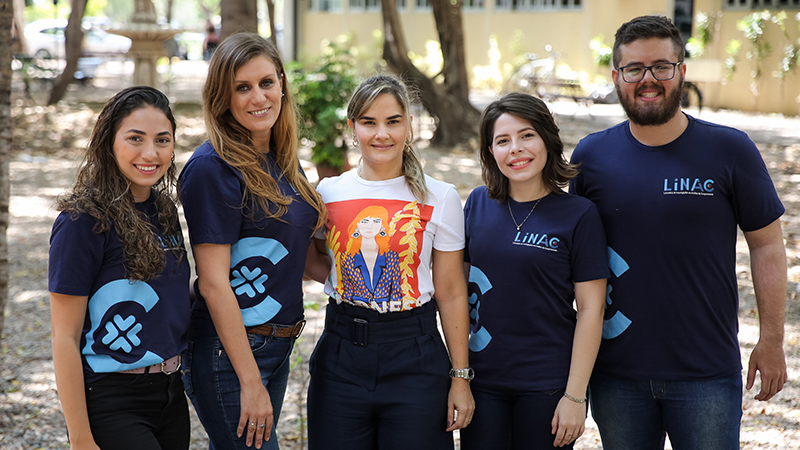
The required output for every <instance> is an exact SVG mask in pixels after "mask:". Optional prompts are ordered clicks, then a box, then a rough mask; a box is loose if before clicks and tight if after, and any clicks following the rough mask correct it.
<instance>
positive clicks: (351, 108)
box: [347, 75, 428, 203]
mask: <svg viewBox="0 0 800 450" xmlns="http://www.w3.org/2000/svg"><path fill="white" fill-rule="evenodd" d="M381 94H391V95H393V96H394V98H395V99H396V100H397V103H398V104H399V105H400V107H401V108H402V109H403V115H404V116H405V119H406V123H407V124H408V136H406V143H405V147H404V148H403V175H404V176H405V178H406V183H407V184H408V187H409V188H410V189H411V193H412V194H414V197H415V198H416V199H417V200H419V201H420V202H421V203H425V199H426V198H427V197H428V187H427V186H426V185H425V172H424V171H423V170H422V163H421V162H420V160H419V155H418V154H417V150H416V148H415V147H414V146H413V144H412V142H413V140H414V130H413V129H412V128H411V115H410V113H409V111H408V109H409V105H410V104H411V100H410V98H409V94H408V88H406V86H405V85H404V84H403V82H402V81H400V80H399V79H397V78H395V77H392V76H389V75H375V76H373V77H370V78H368V79H367V80H365V81H364V82H363V83H361V84H360V85H359V86H358V87H357V88H356V90H355V92H353V96H352V97H350V102H349V103H348V105H347V118H348V119H349V120H351V121H352V122H353V123H355V122H356V121H357V120H358V118H359V117H361V116H362V115H364V114H365V113H366V112H367V110H368V109H369V107H370V106H372V102H374V101H375V99H376V98H378V96H379V95H381Z"/></svg>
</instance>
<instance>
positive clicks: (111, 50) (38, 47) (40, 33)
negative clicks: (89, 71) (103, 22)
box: [25, 19, 131, 58]
mask: <svg viewBox="0 0 800 450" xmlns="http://www.w3.org/2000/svg"><path fill="white" fill-rule="evenodd" d="M84 25H89V26H90V27H89V28H87V27H86V26H84V30H83V43H82V44H83V45H82V50H83V52H82V53H83V54H84V55H87V56H91V55H108V54H125V53H127V52H128V50H129V49H130V48H131V40H130V39H128V38H126V37H124V36H118V35H116V34H111V33H108V32H106V31H104V30H102V29H100V28H96V27H92V26H91V24H90V23H88V22H86V23H85V24H84ZM66 27H67V20H66V19H42V20H37V21H34V22H31V23H29V24H28V25H26V26H25V40H26V41H27V44H28V54H29V55H30V56H33V57H34V58H53V57H57V58H63V57H64V56H65V55H66V50H65V49H64V29H65V28H66Z"/></svg>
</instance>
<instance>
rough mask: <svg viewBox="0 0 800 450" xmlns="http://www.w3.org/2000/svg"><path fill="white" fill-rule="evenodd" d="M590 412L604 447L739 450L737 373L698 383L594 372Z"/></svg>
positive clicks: (620, 449)
mask: <svg viewBox="0 0 800 450" xmlns="http://www.w3.org/2000/svg"><path fill="white" fill-rule="evenodd" d="M589 392H590V397H591V403H590V404H591V407H592V416H593V417H594V420H595V422H597V427H598V428H599V430H600V437H601V438H602V440H603V448H604V449H605V450H651V449H652V450H661V449H663V448H664V441H665V437H666V436H667V435H669V440H670V442H671V443H672V448H674V449H675V450H693V449H696V450H706V449H714V450H734V449H738V448H739V427H740V424H741V419H742V376H741V374H740V373H735V374H733V375H729V376H726V377H722V378H715V379H711V380H701V381H663V380H626V379H620V378H614V377H609V376H606V375H601V374H598V373H595V374H594V375H592V379H591V381H590V382H589Z"/></svg>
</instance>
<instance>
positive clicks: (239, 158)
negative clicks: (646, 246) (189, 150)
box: [203, 33, 326, 230]
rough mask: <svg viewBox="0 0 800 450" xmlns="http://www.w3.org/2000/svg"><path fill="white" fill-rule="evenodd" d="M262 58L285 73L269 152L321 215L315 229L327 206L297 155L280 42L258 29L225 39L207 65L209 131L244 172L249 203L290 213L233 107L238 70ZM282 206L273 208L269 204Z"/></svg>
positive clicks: (293, 111) (220, 149)
mask: <svg viewBox="0 0 800 450" xmlns="http://www.w3.org/2000/svg"><path fill="white" fill-rule="evenodd" d="M258 56H263V57H265V58H267V59H268V60H270V61H271V62H272V63H273V64H274V65H275V69H276V70H277V72H278V74H279V75H280V79H281V91H282V93H283V97H282V101H281V110H280V112H279V113H278V118H277V120H276V121H275V125H273V127H272V132H271V133H270V151H274V153H275V160H276V162H277V164H278V167H279V168H280V169H281V172H282V173H281V174H280V176H281V177H285V178H286V179H287V180H288V181H289V183H290V184H291V185H292V187H294V189H295V190H296V191H297V193H298V194H299V195H300V197H301V198H302V199H303V200H305V201H306V202H307V203H308V204H309V205H311V206H312V207H313V208H314V209H315V210H316V211H317V213H318V214H319V216H318V218H317V224H316V226H315V227H314V230H317V229H319V228H321V227H322V226H323V225H324V224H325V218H326V210H325V204H324V203H323V202H322V198H321V197H320V196H319V194H318V193H317V191H316V190H315V189H314V187H313V186H311V183H309V181H308V180H307V179H306V177H304V176H303V174H302V173H301V172H300V170H299V168H300V158H299V156H298V153H297V146H298V134H297V105H296V104H295V101H294V98H293V97H292V92H291V89H289V80H288V78H287V76H286V70H285V69H284V67H283V61H281V57H280V54H279V53H278V50H277V49H276V48H275V45H274V44H273V43H272V42H271V41H269V40H267V39H264V38H263V37H261V36H259V35H257V34H253V33H238V34H234V35H232V36H230V37H228V38H227V39H225V40H224V41H222V43H220V45H219V46H218V47H217V49H216V50H215V51H214V55H213V56H212V57H211V61H209V63H208V76H207V77H206V83H205V85H204V86H203V109H204V111H205V122H206V130H207V132H208V138H209V140H210V141H211V145H212V146H213V147H214V150H215V151H216V152H217V154H218V155H219V156H220V157H221V158H222V159H223V160H225V162H227V163H228V164H230V165H231V166H233V167H235V168H236V169H237V170H239V172H240V173H241V174H242V178H243V179H244V184H245V195H244V196H243V197H242V205H241V206H242V207H244V206H245V203H246V202H253V203H257V204H258V205H259V206H260V207H261V209H263V210H264V213H265V214H267V217H270V218H275V219H280V218H281V216H283V215H284V214H286V211H287V209H288V206H289V204H290V203H291V202H292V198H291V197H289V196H285V195H283V193H281V191H280V189H279V187H278V182H277V181H276V180H275V179H274V178H273V177H272V176H271V175H270V174H269V173H267V172H266V171H265V170H264V168H263V164H264V162H265V158H266V156H265V155H264V154H263V153H262V152H260V151H259V150H258V149H256V148H255V145H254V143H253V139H252V136H251V134H250V131H249V130H248V129H246V128H245V127H243V126H242V125H241V124H240V123H239V122H237V121H236V119H234V117H233V114H232V113H231V110H230V105H231V97H232V96H233V90H234V80H235V76H236V72H237V71H238V70H239V69H240V68H241V67H242V66H243V65H245V64H246V63H247V62H248V61H250V60H251V59H253V58H255V57H258ZM270 203H273V204H275V205H276V206H277V207H278V209H277V211H275V212H274V213H273V212H272V211H270V208H269V204H270Z"/></svg>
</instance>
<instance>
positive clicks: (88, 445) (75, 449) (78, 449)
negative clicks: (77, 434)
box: [69, 437, 100, 450]
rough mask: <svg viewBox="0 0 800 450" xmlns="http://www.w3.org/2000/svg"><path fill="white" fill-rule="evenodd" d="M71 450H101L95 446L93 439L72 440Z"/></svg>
mask: <svg viewBox="0 0 800 450" xmlns="http://www.w3.org/2000/svg"><path fill="white" fill-rule="evenodd" d="M69 448H70V450H100V447H99V446H98V445H97V444H95V442H94V439H93V438H91V437H89V438H88V439H85V440H80V439H76V440H73V439H70V443H69Z"/></svg>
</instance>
